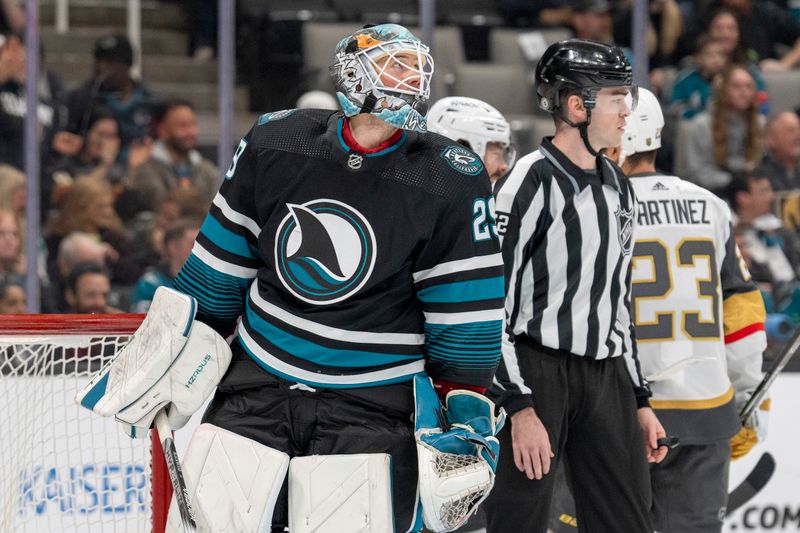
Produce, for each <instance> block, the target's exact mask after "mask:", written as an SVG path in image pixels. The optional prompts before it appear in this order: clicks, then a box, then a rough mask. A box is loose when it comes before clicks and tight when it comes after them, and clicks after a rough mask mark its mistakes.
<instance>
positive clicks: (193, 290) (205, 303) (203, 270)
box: [175, 254, 251, 318]
mask: <svg viewBox="0 0 800 533" xmlns="http://www.w3.org/2000/svg"><path fill="white" fill-rule="evenodd" d="M250 282H251V280H250V279H248V278H239V277H236V276H231V275H228V274H224V273H222V272H219V271H218V270H215V269H213V268H212V267H210V266H209V265H207V264H205V263H204V262H203V261H201V260H200V259H199V258H198V257H197V256H195V255H194V254H191V255H190V256H189V259H188V260H187V261H186V264H184V266H183V268H182V269H181V271H180V272H179V273H178V276H177V277H176V278H175V289H176V290H178V291H181V292H184V293H186V294H191V295H192V296H194V297H195V298H196V299H197V303H198V308H199V309H200V311H201V312H203V313H206V314H209V315H211V316H215V317H220V318H235V317H237V316H239V314H241V312H242V307H243V305H244V299H245V295H246V293H247V287H248V286H249V285H250Z"/></svg>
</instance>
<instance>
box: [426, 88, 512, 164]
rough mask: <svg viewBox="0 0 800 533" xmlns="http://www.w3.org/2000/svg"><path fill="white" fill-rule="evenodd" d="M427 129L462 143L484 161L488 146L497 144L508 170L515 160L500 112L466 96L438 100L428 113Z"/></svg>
mask: <svg viewBox="0 0 800 533" xmlns="http://www.w3.org/2000/svg"><path fill="white" fill-rule="evenodd" d="M428 129H429V130H430V131H433V132H435V133H439V134H441V135H444V136H445V137H448V138H450V139H453V140H454V141H458V142H460V143H465V144H466V145H467V147H468V148H469V149H470V150H472V151H473V152H475V153H476V154H478V155H479V156H480V157H481V159H485V158H486V146H487V145H488V144H489V143H498V144H500V145H501V146H502V147H503V161H504V162H505V164H506V165H507V166H508V167H509V168H511V167H512V166H513V165H514V161H515V160H516V157H517V149H516V147H515V146H514V145H513V144H512V143H511V126H510V125H509V123H508V121H507V120H506V119H505V117H503V115H502V114H501V113H500V111H498V110H497V109H495V108H494V107H492V106H491V105H489V104H487V103H486V102H483V101H481V100H477V99H475V98H468V97H466V96H449V97H447V98H442V99H441V100H438V101H437V102H436V103H435V104H433V106H431V110H430V112H429V113H428Z"/></svg>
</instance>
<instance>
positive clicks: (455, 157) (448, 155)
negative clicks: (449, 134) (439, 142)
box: [441, 146, 483, 176]
mask: <svg viewBox="0 0 800 533" xmlns="http://www.w3.org/2000/svg"><path fill="white" fill-rule="evenodd" d="M441 155H442V157H443V158H444V159H445V161H447V163H448V164H449V165H450V166H451V167H453V168H454V169H456V170H458V171H459V172H462V173H464V174H467V175H470V176H477V175H478V174H479V173H480V171H481V170H483V163H481V160H480V158H478V156H476V155H475V154H473V153H472V152H470V151H469V150H467V149H466V148H464V147H463V146H448V147H447V148H445V149H444V152H442V154H441Z"/></svg>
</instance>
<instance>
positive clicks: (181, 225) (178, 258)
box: [131, 220, 200, 313]
mask: <svg viewBox="0 0 800 533" xmlns="http://www.w3.org/2000/svg"><path fill="white" fill-rule="evenodd" d="M199 231H200V223H199V222H198V221H195V220H181V221H178V222H177V223H175V224H173V225H172V226H170V227H169V229H167V231H166V233H164V243H163V248H162V252H161V262H160V264H159V265H158V266H157V267H152V268H148V269H147V271H145V273H144V275H142V277H141V278H139V281H137V282H136V285H135V286H134V288H133V294H132V295H131V312H133V313H146V312H147V310H148V309H149V308H150V303H151V302H152V301H153V296H154V295H155V293H156V289H157V288H159V287H161V286H166V287H170V288H172V285H173V283H174V281H175V276H177V275H178V272H179V271H180V269H181V267H183V264H184V263H185V262H186V260H187V259H188V258H189V254H191V253H192V246H193V245H194V240H195V238H197V234H198V232H199Z"/></svg>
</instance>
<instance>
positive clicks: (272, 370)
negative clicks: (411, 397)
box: [240, 339, 425, 389]
mask: <svg viewBox="0 0 800 533" xmlns="http://www.w3.org/2000/svg"><path fill="white" fill-rule="evenodd" d="M240 342H241V344H242V347H243V348H244V350H245V351H246V352H247V354H248V355H249V356H250V357H251V358H252V359H253V361H255V362H256V364H258V366H260V367H261V368H263V369H264V370H266V371H267V372H269V373H270V374H274V375H276V376H280V377H282V378H283V379H286V380H288V381H293V382H295V383H303V384H305V385H308V386H310V387H324V388H328V389H353V388H359V389H360V388H363V387H378V386H381V385H391V384H393V383H404V382H406V381H411V380H412V379H414V376H417V375H420V376H422V375H425V372H415V373H413V374H408V375H405V376H398V377H396V378H391V379H384V380H376V381H368V382H366V383H353V384H338V383H322V382H318V381H311V380H307V379H300V378H298V377H295V376H293V375H291V374H287V373H285V372H281V371H279V370H276V369H275V368H273V367H271V366H269V365H268V364H266V363H265V362H264V361H262V360H261V359H260V358H259V357H258V356H257V355H255V354H254V353H253V352H252V351H251V350H250V348H248V346H247V343H246V342H244V340H242V339H240Z"/></svg>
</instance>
